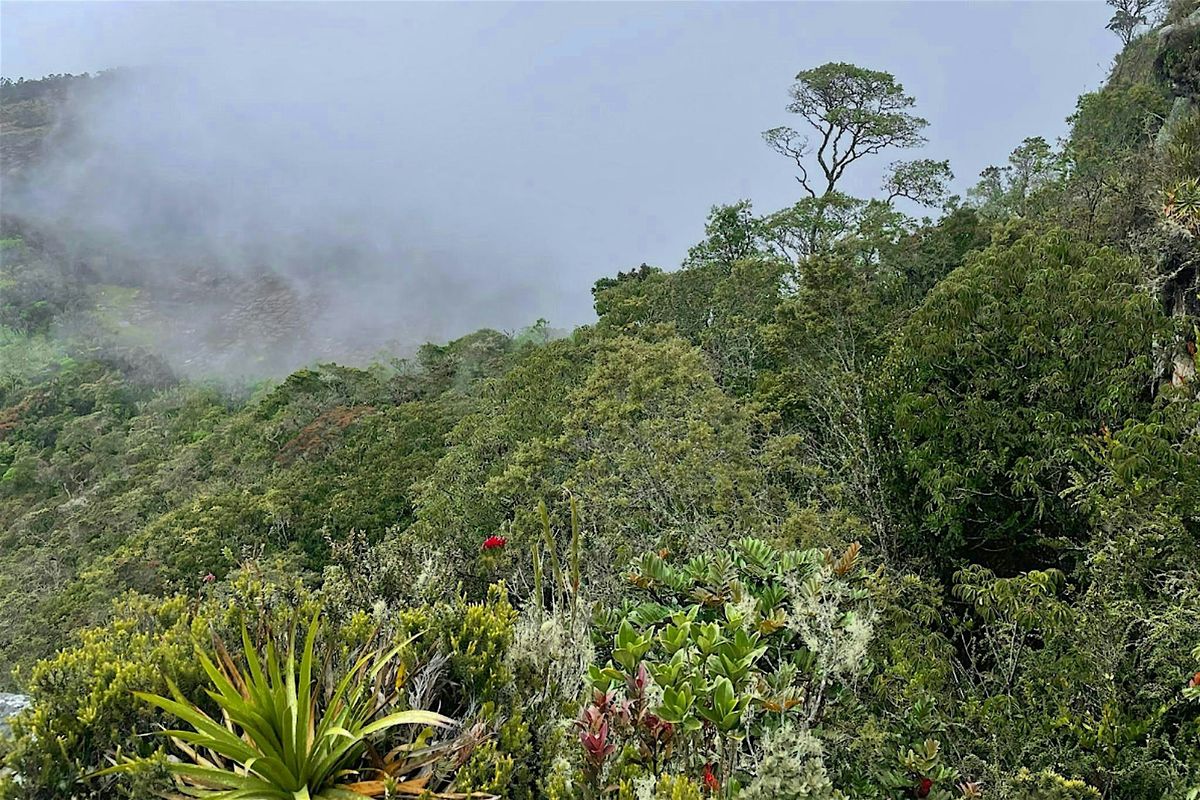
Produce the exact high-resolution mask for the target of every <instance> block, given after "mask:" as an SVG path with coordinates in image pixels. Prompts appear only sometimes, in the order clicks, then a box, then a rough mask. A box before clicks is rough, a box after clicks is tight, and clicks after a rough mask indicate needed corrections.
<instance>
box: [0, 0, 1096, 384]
mask: <svg viewBox="0 0 1200 800" xmlns="http://www.w3.org/2000/svg"><path fill="white" fill-rule="evenodd" d="M865 8H866V7H865V6H863V5H850V6H847V5H842V6H832V5H819V4H812V5H794V6H738V5H733V4H730V5H711V6H699V5H583V6H579V5H559V6H544V5H535V4H529V5H519V6H513V5H498V4H497V5H493V4H484V5H477V4H462V5H425V4H411V5H410V4H365V5H360V4H353V3H330V4H232V5H230V4H212V5H210V4H174V3H165V4H135V5H125V4H95V5H90V6H89V5H73V4H47V5H42V4H23V3H6V4H5V9H4V23H5V24H4V28H3V37H4V39H3V45H4V46H3V50H4V52H5V54H6V55H5V61H4V63H3V65H2V66H3V71H4V74H5V75H6V76H15V75H18V74H20V75H25V76H27V77H37V76H38V74H41V73H43V72H44V73H49V72H64V71H83V70H88V71H93V72H94V71H96V70H100V69H106V68H123V69H122V70H121V71H120V72H118V73H116V74H115V75H112V76H107V77H105V78H104V79H101V80H98V81H93V82H92V83H91V84H90V85H88V86H87V87H85V88H83V89H81V90H80V91H78V92H77V94H76V97H75V100H74V101H73V102H72V104H71V108H70V114H69V115H68V118H66V119H64V121H63V122H62V123H61V124H60V126H59V129H58V130H57V131H55V133H54V134H53V136H52V137H51V139H50V141H49V145H50V146H48V147H47V148H46V149H45V154H44V157H43V158H42V159H41V160H40V161H39V162H38V163H37V164H35V165H33V166H32V167H31V169H30V170H29V171H28V172H26V173H24V174H22V175H21V179H20V180H19V181H17V180H14V181H9V182H8V183H9V185H8V186H7V187H6V188H5V191H4V195H3V210H4V212H5V213H6V214H16V215H18V216H20V217H22V218H23V219H27V220H31V221H33V222H35V223H37V224H39V225H43V226H49V227H52V228H53V229H54V230H55V231H56V232H57V233H58V234H60V235H62V236H64V237H66V238H67V239H69V240H70V241H72V242H73V243H75V244H73V245H72V246H74V247H76V248H77V249H78V250H79V252H78V253H76V254H75V255H76V257H78V258H79V259H80V260H81V262H82V263H83V266H84V268H86V269H87V270H89V271H91V272H93V273H96V274H98V275H100V277H101V278H102V279H103V280H106V281H112V282H115V283H118V284H120V285H123V286H136V287H140V291H141V292H142V294H143V300H147V299H148V298H152V302H150V301H149V300H147V302H148V305H147V306H146V307H144V308H143V309H142V312H138V313H142V316H138V317H137V318H136V319H134V320H126V319H122V320H121V323H122V324H125V323H130V324H135V325H138V324H143V323H144V324H146V325H148V326H149V327H150V328H151V329H152V330H153V331H155V334H154V336H153V339H154V341H153V346H154V347H156V348H157V349H159V350H160V351H161V352H163V353H165V354H166V355H167V356H168V358H169V359H170V360H171V361H172V363H173V364H175V365H176V366H177V367H179V368H181V369H182V370H184V371H190V372H194V373H204V372H206V371H212V370H218V371H225V372H229V371H233V372H263V373H274V374H278V373H280V372H282V371H285V370H287V369H291V368H294V367H295V366H297V365H299V364H303V363H307V362H310V361H313V360H316V359H333V358H336V359H355V358H357V359H362V358H365V357H368V356H369V354H370V353H372V352H374V351H375V350H377V349H378V348H380V347H390V348H391V349H393V350H396V351H404V350H405V349H406V348H410V349H411V347H413V346H414V345H416V344H419V343H420V342H423V341H426V340H442V339H446V338H448V337H452V336H456V335H461V334H463V333H466V332H468V331H471V330H474V329H477V328H480V327H495V328H499V329H502V330H514V329H517V328H519V327H521V326H524V325H528V324H531V323H532V322H534V321H535V320H536V319H538V318H539V317H541V318H546V319H548V320H549V321H550V322H551V324H552V325H555V326H559V327H569V326H572V325H575V324H579V323H584V322H587V321H588V320H589V319H590V318H591V309H590V296H589V289H590V286H591V284H592V282H593V281H595V280H596V279H597V278H600V277H603V276H604V275H608V274H612V273H615V272H616V271H617V270H621V269H628V268H630V267H633V266H636V265H637V264H640V263H642V262H649V263H653V264H657V265H660V266H664V267H668V268H670V267H673V266H675V265H677V264H678V263H679V261H680V259H681V258H682V257H683V255H684V253H685V252H686V249H687V247H688V245H690V244H692V243H694V242H695V241H697V240H698V239H699V238H700V236H701V235H702V228H703V222H704V216H705V214H706V212H707V210H708V208H709V207H710V206H711V205H713V204H715V203H723V202H733V201H736V200H738V199H740V198H752V199H753V200H754V201H755V204H756V207H757V208H758V209H759V210H760V211H768V210H771V209H773V208H776V207H780V206H783V205H786V204H789V203H791V202H793V201H794V200H795V199H796V198H797V187H796V185H795V183H794V182H793V181H792V179H791V175H790V172H789V171H788V169H787V165H786V164H785V163H782V162H779V161H778V160H777V159H776V158H775V157H774V156H773V155H772V154H771V153H769V152H767V150H766V148H765V147H763V146H762V144H761V142H760V141H759V132H760V131H761V130H763V129H765V128H767V127H771V126H773V125H776V124H783V123H786V122H788V120H787V119H786V115H785V114H784V113H783V105H784V103H785V101H786V87H787V85H788V83H789V82H790V78H791V76H792V75H793V74H794V73H795V72H796V71H797V70H799V69H802V68H805V67H808V66H813V65H815V64H818V63H821V62H823V61H826V60H849V61H855V62H858V63H862V64H863V65H865V66H870V67H873V68H880V69H888V70H891V71H893V72H895V73H896V74H897V76H898V77H899V78H900V79H901V80H902V81H903V82H904V83H905V86H906V88H908V89H909V90H910V91H911V92H912V93H913V94H915V95H916V96H917V98H918V110H919V111H920V112H922V113H923V114H924V115H925V116H927V117H928V118H929V119H930V121H931V123H932V124H931V141H930V143H929V145H928V146H927V148H926V149H925V151H924V152H923V153H922V155H928V156H930V157H937V158H946V157H949V158H951V160H952V163H953V166H954V168H955V171H956V173H957V174H958V175H959V178H960V182H961V183H962V185H963V187H965V185H969V183H971V182H972V180H973V177H974V175H975V174H977V173H978V170H979V169H982V167H984V166H986V165H987V164H988V163H994V162H999V161H1002V160H1003V159H1004V157H1005V155H1006V154H1007V152H1008V150H1009V149H1011V147H1012V146H1015V145H1016V144H1017V143H1019V141H1020V139H1021V138H1023V137H1024V136H1025V135H1029V134H1030V133H1037V132H1043V133H1044V134H1045V135H1047V136H1050V137H1053V136H1054V135H1056V134H1059V133H1061V132H1062V130H1063V123H1062V119H1061V109H1062V108H1065V107H1069V104H1070V102H1071V99H1072V98H1074V97H1075V96H1076V95H1077V94H1078V93H1079V92H1081V91H1084V90H1086V89H1087V88H1089V84H1090V85H1095V84H1096V83H1098V82H1099V80H1100V79H1101V78H1102V76H1103V69H1102V67H1103V63H1104V62H1105V61H1106V58H1107V55H1108V54H1110V53H1111V52H1112V51H1114V50H1115V44H1114V43H1113V42H1110V41H1109V37H1111V35H1110V34H1108V33H1107V32H1106V31H1104V30H1103V20H1104V19H1105V18H1106V12H1105V11H1104V8H1105V7H1104V5H1103V4H1102V3H1095V4H1048V3H1045V4H1043V3H1039V4H1022V5H1019V6H1012V5H1002V4H990V5H976V6H965V5H964V6H948V5H945V4H923V5H899V4H889V5H880V6H871V7H870V8H871V10H872V13H871V14H864V13H863V10H864V9H865ZM876 12H877V13H876ZM929 26H935V27H936V26H941V29H942V30H941V31H940V33H941V35H940V36H936V37H935V36H930V35H924V36H922V37H909V36H905V35H904V33H903V32H904V30H905V29H906V28H909V29H911V28H921V29H923V30H924V29H927V28H928V27H929ZM935 39H936V40H937V41H941V42H943V43H944V44H943V45H942V46H940V47H934V48H924V50H923V52H920V53H914V52H911V51H909V50H908V49H907V48H906V46H905V45H903V44H902V42H903V41H905V40H907V41H910V42H911V41H917V40H924V41H932V40H935ZM1072 48H1075V49H1077V50H1078V51H1079V53H1085V54H1086V55H1084V56H1082V57H1081V56H1080V55H1078V54H1077V53H1071V52H1069V51H1070V50H1071V49H1072ZM950 65H954V68H953V69H948V66H950ZM1063 65H1071V66H1070V67H1069V68H1064V66H1063ZM1072 69H1074V70H1076V71H1075V72H1071V71H1070V70H1072ZM1032 81H1036V82H1037V83H1036V85H1037V87H1038V88H1037V90H1036V91H1032V92H1031V91H1030V88H1029V87H1030V85H1031V82H1032ZM1006 94H1007V95H1010V96H1011V97H1012V98H1013V99H1011V100H1010V99H1008V98H1007V97H1005V95H1006ZM1017 97H1019V98H1020V99H1019V100H1017V99H1015V98H1017ZM972 103H977V104H978V106H979V107H980V108H981V109H983V108H986V109H988V110H989V111H988V112H987V113H990V114H994V115H997V117H998V118H997V119H981V118H979V117H978V116H974V115H972V114H971V113H970V106H971V105H972ZM1013 108H1019V109H1020V111H1019V112H1017V113H1014V112H1013V111H1012V109H1013ZM1048 109H1052V111H1049V110H1048ZM1001 114H1002V115H1003V118H1002V119H1001V118H999V115H1001ZM952 117H953V119H955V120H957V122H955V123H951V121H950V120H951V118H952ZM964 124H965V125H971V126H974V129H973V130H971V131H965V130H964V129H963V125H964ZM956 126H957V127H956ZM878 166H879V168H880V169H881V168H882V166H883V164H882V163H880V164H879V165H878ZM855 180H857V181H859V183H858V184H857V185H854V184H853V183H852V184H851V185H850V186H849V187H848V188H850V189H851V190H852V191H857V192H859V193H861V194H870V193H871V192H873V191H874V187H875V186H876V185H877V181H878V174H872V173H870V171H869V170H868V171H867V172H866V173H864V174H863V175H861V177H859V176H856V177H855ZM960 188H962V187H960ZM81 243H82V244H81ZM135 316H136V314H135Z"/></svg>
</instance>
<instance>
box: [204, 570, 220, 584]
mask: <svg viewBox="0 0 1200 800" xmlns="http://www.w3.org/2000/svg"><path fill="white" fill-rule="evenodd" d="M216 579H217V576H216V575H213V574H212V573H211V572H210V573H208V574H207V575H205V576H204V577H203V578H201V579H200V580H202V581H204V582H205V583H212V582H213V581H215V580H216Z"/></svg>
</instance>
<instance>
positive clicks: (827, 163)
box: [763, 63, 929, 198]
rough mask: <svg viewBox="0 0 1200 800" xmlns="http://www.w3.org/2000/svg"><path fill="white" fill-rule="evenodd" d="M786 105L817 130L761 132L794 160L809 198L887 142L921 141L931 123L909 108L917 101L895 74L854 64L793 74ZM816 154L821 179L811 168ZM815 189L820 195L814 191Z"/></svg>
mask: <svg viewBox="0 0 1200 800" xmlns="http://www.w3.org/2000/svg"><path fill="white" fill-rule="evenodd" d="M790 94H791V97H792V102H791V103H789V104H788V107H787V110H788V111H790V112H791V113H793V114H799V115H800V116H801V117H803V118H804V121H805V122H806V123H807V124H808V125H809V127H811V128H812V129H813V130H814V131H815V132H816V139H817V143H816V144H815V149H814V145H813V143H812V141H810V139H809V137H808V136H805V135H803V134H801V133H800V132H799V131H796V130H794V129H793V128H790V127H787V126H782V127H778V128H771V129H770V130H768V131H764V132H763V138H764V139H765V140H766V142H767V144H768V145H769V146H770V147H771V149H773V150H775V151H776V152H777V153H779V154H781V155H783V156H786V157H787V158H789V159H791V160H792V161H793V162H795V164H796V166H797V167H798V168H799V170H800V174H799V175H797V176H796V180H797V181H799V182H800V185H801V186H803V187H804V190H805V191H807V192H808V193H809V195H810V196H812V197H814V198H815V197H818V196H826V195H829V194H831V193H832V192H833V191H834V189H835V188H836V186H837V183H838V181H839V180H841V178H842V175H843V174H844V173H845V171H846V168H847V167H849V166H850V165H851V164H853V163H854V162H855V161H858V160H859V159H861V158H863V157H865V156H869V155H874V154H875V153H879V152H881V151H883V150H885V149H887V148H889V147H900V148H905V147H915V146H917V145H920V144H924V142H925V137H923V136H922V135H921V131H923V130H924V129H925V127H926V126H927V125H928V124H929V123H928V122H927V121H926V120H924V119H922V118H921V117H918V116H916V115H914V114H912V113H910V112H909V109H911V108H912V107H913V105H914V104H915V102H916V101H915V100H914V99H913V98H912V97H911V96H909V95H907V94H905V93H904V87H903V86H901V85H900V84H899V83H898V82H897V81H896V78H895V76H893V75H892V74H891V73H888V72H879V71H877V70H871V69H864V68H863V67H858V66H855V65H854V64H844V63H829V64H823V65H822V66H819V67H815V68H813V69H808V70H804V71H803V72H800V73H799V74H797V75H796V82H795V83H794V84H792V88H791V90H790ZM813 158H815V159H816V162H817V165H818V166H819V168H820V171H821V176H823V178H824V182H825V185H824V188H823V189H822V187H821V184H820V180H821V178H820V177H818V176H816V175H813V174H811V173H810V171H809V167H810V166H811V159H813ZM818 190H821V194H820V195H818Z"/></svg>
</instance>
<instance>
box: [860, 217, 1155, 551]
mask: <svg viewBox="0 0 1200 800" xmlns="http://www.w3.org/2000/svg"><path fill="white" fill-rule="evenodd" d="M1137 280H1138V278H1137V272H1136V264H1135V263H1134V262H1133V261H1132V260H1131V259H1128V258H1125V257H1122V256H1120V255H1119V254H1117V253H1115V252H1113V251H1110V250H1104V249H1096V248H1093V247H1090V246H1087V245H1083V244H1080V243H1078V242H1075V241H1073V240H1072V239H1071V238H1070V237H1069V236H1068V235H1066V234H1064V233H1061V232H1057V233H1051V234H1046V235H1042V236H1038V235H1028V236H1026V237H1024V238H1022V239H1020V240H1019V241H1017V242H1016V243H1014V244H1011V245H999V244H998V245H993V246H992V247H990V248H989V249H987V250H985V251H983V252H982V253H979V254H978V255H976V256H974V257H972V258H970V259H968V264H967V265H966V266H964V267H962V268H961V269H959V270H957V271H956V272H954V273H953V274H952V275H950V276H949V277H948V278H947V279H946V280H944V281H943V282H942V283H941V284H940V285H939V286H938V287H937V288H936V289H935V290H934V291H933V292H932V293H931V294H930V296H929V297H928V298H927V299H926V301H925V303H924V304H923V305H922V307H921V308H920V309H919V310H918V311H917V312H916V313H915V314H914V315H913V317H912V318H911V319H910V320H909V321H908V323H907V324H906V325H905V327H904V328H903V329H902V331H901V333H900V336H899V337H898V339H897V341H896V343H895V345H894V346H893V348H892V350H891V352H890V353H889V356H888V363H887V368H886V372H885V375H884V388H883V392H884V395H885V396H886V397H889V398H891V401H890V405H891V414H892V419H893V420H894V424H895V429H896V434H897V440H898V445H899V467H900V470H901V476H900V480H901V485H902V486H903V488H902V489H901V490H900V491H901V494H902V495H910V496H911V499H912V504H911V508H912V510H913V512H914V522H915V523H916V524H919V525H921V526H922V527H923V528H924V529H925V530H927V531H928V532H929V533H930V534H931V535H932V540H931V544H933V546H934V547H935V548H936V549H937V551H938V553H937V555H938V558H939V560H941V561H943V562H946V561H952V560H953V559H955V558H957V557H962V556H970V557H974V558H977V559H980V560H983V563H988V561H991V562H992V563H1004V562H1005V561H1006V560H1008V559H1012V558H1015V557H1027V556H1034V557H1036V558H1041V559H1047V558H1053V552H1054V550H1056V549H1058V548H1059V547H1063V546H1070V544H1071V543H1073V542H1078V541H1080V539H1081V537H1082V535H1083V526H1084V521H1083V520H1082V519H1080V518H1079V517H1078V516H1077V515H1076V514H1075V512H1074V511H1073V510H1072V509H1071V508H1070V506H1069V504H1067V503H1066V502H1065V501H1064V500H1063V499H1062V497H1061V493H1062V492H1063V490H1065V489H1066V488H1067V485H1068V479H1069V475H1070V470H1071V469H1072V468H1073V467H1075V466H1076V465H1077V464H1079V463H1080V448H1081V445H1082V444H1083V442H1084V441H1085V439H1086V438H1087V437H1090V436H1094V435H1096V434H1098V433H1099V432H1101V431H1102V430H1103V429H1104V428H1105V426H1108V427H1112V426H1115V425H1118V424H1119V423H1120V422H1121V421H1123V420H1124V419H1126V418H1127V417H1129V416H1131V415H1136V414H1138V413H1144V411H1145V410H1146V408H1147V400H1148V397H1149V389H1150V386H1149V385H1148V383H1149V382H1148V376H1149V375H1150V374H1151V370H1152V366H1151V354H1152V352H1153V343H1154V341H1155V339H1156V337H1157V336H1159V335H1161V333H1162V331H1163V330H1164V322H1163V320H1162V318H1161V315H1160V312H1159V311H1158V309H1157V308H1156V306H1155V303H1154V300H1153V298H1152V297H1150V296H1149V295H1147V294H1146V293H1145V292H1143V291H1142V290H1141V289H1139V288H1138V286H1137ZM1001 542H1003V549H1004V552H1003V553H1000V552H993V551H995V550H996V547H997V544H998V543H1001ZM934 543H936V544H934ZM985 559H986V560H985Z"/></svg>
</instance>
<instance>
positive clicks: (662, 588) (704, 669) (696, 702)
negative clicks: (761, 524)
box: [579, 538, 874, 797]
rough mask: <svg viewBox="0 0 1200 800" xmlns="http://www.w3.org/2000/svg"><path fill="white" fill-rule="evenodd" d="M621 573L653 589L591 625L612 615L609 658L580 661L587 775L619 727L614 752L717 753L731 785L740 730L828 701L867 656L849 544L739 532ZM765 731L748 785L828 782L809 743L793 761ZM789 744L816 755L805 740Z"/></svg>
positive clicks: (743, 736) (753, 732) (705, 760)
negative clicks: (723, 543)
mask: <svg viewBox="0 0 1200 800" xmlns="http://www.w3.org/2000/svg"><path fill="white" fill-rule="evenodd" d="M630 581H631V582H632V583H633V584H634V585H636V586H637V587H638V588H639V589H640V590H642V591H643V592H646V593H648V594H649V596H650V597H652V598H653V599H652V600H649V601H647V602H644V603H642V604H640V605H636V606H630V607H627V608H626V609H624V610H623V611H622V612H620V613H610V614H606V615H603V617H602V618H601V620H600V625H601V627H602V629H603V628H604V627H606V626H612V625H616V632H615V636H614V639H613V642H612V648H611V653H612V658H611V660H610V661H609V662H608V663H607V664H605V665H603V666H594V667H592V668H591V669H590V670H589V675H588V677H589V681H590V683H591V684H592V686H593V688H594V689H595V692H596V695H595V698H594V699H593V702H592V704H591V705H590V706H588V707H586V708H585V709H584V715H583V717H582V718H581V722H580V723H579V724H580V726H581V728H582V729H583V733H582V734H581V740H582V742H583V745H584V748H585V751H586V752H587V753H588V757H589V759H590V763H591V764H592V767H593V770H594V772H595V774H596V776H597V777H598V776H599V775H600V774H601V771H602V769H603V767H604V763H605V761H606V759H607V758H608V756H609V754H610V752H612V750H611V749H608V748H612V749H615V746H614V745H612V744H609V737H610V736H612V737H614V738H615V737H616V736H617V735H624V736H626V737H628V739H629V740H630V741H631V742H632V743H633V744H632V745H630V746H628V747H627V748H626V752H627V753H628V754H626V753H622V756H621V758H626V759H631V760H633V761H634V762H635V763H639V764H643V765H649V766H651V767H652V768H654V769H658V768H659V767H660V766H661V765H663V764H668V763H670V764H678V765H679V766H681V767H682V768H683V769H684V770H685V772H687V773H688V774H699V773H700V772H703V771H705V770H708V771H711V769H712V766H711V764H717V765H719V770H718V771H719V772H720V774H721V775H723V776H727V777H725V778H723V779H722V780H724V782H725V785H726V788H727V789H730V790H731V787H732V786H733V785H734V783H735V776H737V775H738V774H739V773H741V772H742V771H743V770H745V769H746V768H747V767H748V763H747V759H746V757H745V754H746V752H748V751H750V752H752V750H749V748H750V742H751V741H753V740H757V739H758V738H759V737H762V736H764V735H769V734H770V733H771V732H772V731H774V730H776V729H777V728H779V727H780V726H781V725H797V726H802V727H803V728H805V729H806V728H807V726H808V725H813V724H817V723H818V722H819V721H820V720H821V719H823V718H824V717H825V716H826V715H833V714H835V712H834V711H833V710H832V709H831V708H830V707H829V706H830V705H831V704H833V705H836V703H837V700H836V699H834V698H836V696H837V694H838V691H839V688H840V687H845V686H847V685H849V684H851V683H852V682H853V681H854V680H855V678H856V677H857V675H858V674H859V673H860V672H862V671H863V670H864V669H865V663H864V659H865V655H866V649H867V646H868V644H869V642H870V638H871V626H872V620H873V616H874V614H873V611H872V609H871V607H870V604H869V602H868V591H867V588H866V587H867V584H868V581H869V575H868V574H867V573H866V572H865V571H864V570H863V569H862V568H861V567H860V566H859V565H858V547H857V545H854V546H851V547H850V548H849V549H847V550H846V552H845V553H843V554H842V555H841V556H839V557H836V558H835V557H834V556H832V555H831V554H829V553H828V552H822V551H817V550H807V551H795V550H785V551H780V550H778V549H776V548H774V547H772V546H771V545H770V544H768V543H767V542H764V541H762V540H759V539H750V538H747V539H741V540H738V541H736V542H735V543H734V545H733V550H732V552H717V553H715V554H711V555H707V556H698V557H696V558H694V559H692V560H691V561H688V562H687V563H685V564H682V565H681V566H678V567H676V566H672V565H671V564H669V563H667V562H666V561H664V560H663V558H662V557H661V556H659V555H658V554H656V553H647V554H646V555H644V556H643V558H642V559H641V561H640V562H639V563H638V566H637V568H636V570H635V571H634V572H633V574H632V575H631V576H630ZM618 620H619V621H618ZM651 681H653V685H654V686H656V687H657V691H655V692H653V693H651V691H650V690H651ZM610 718H611V725H610V722H609V720H610ZM789 720H791V721H790V722H789ZM610 731H611V733H610ZM805 735H807V734H805ZM778 736H781V737H783V738H785V739H788V738H792V733H791V728H789V729H788V732H787V733H782V734H778ZM767 742H768V744H767V745H765V747H766V749H767V752H769V753H773V755H772V757H771V759H772V760H770V761H769V762H767V763H766V766H763V764H759V770H760V773H759V780H758V783H757V784H755V785H757V786H758V787H759V788H758V789H756V790H755V791H759V792H765V791H767V787H768V786H770V785H774V784H776V783H779V782H781V781H788V780H790V777H789V776H790V775H791V772H792V771H795V770H800V771H802V772H804V774H806V775H808V776H809V777H811V778H812V780H813V781H814V783H813V784H812V787H813V790H814V791H816V790H818V789H820V788H821V787H825V788H829V784H828V780H827V779H822V778H821V776H823V775H824V771H823V767H821V766H820V765H819V762H820V759H819V751H820V748H819V746H818V747H817V750H816V755H817V756H818V758H817V760H816V762H815V763H813V764H806V765H802V766H801V765H796V764H794V763H791V762H790V761H788V759H789V758H790V757H791V756H789V755H788V754H786V753H783V752H778V751H781V750H785V749H787V748H788V747H790V746H791V745H790V744H782V743H780V741H779V740H778V739H776V738H769V739H768V740H767ZM797 746H798V747H800V749H802V750H804V751H805V752H806V753H807V754H808V755H814V753H813V752H811V743H809V741H808V740H807V739H806V740H805V743H804V744H803V746H800V745H797ZM630 748H632V750H630ZM698 754H703V757H702V759H701V760H699V761H698V760H697V755H698ZM792 755H795V754H792ZM710 761H711V763H710ZM706 765H707V766H706ZM611 768H612V769H619V768H620V766H619V764H617V765H614V766H612V767H611ZM764 770H765V772H764ZM738 780H740V779H738ZM764 796H765V795H764ZM805 796H806V795H805ZM827 796H829V797H833V796H835V795H833V794H828V795H827Z"/></svg>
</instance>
